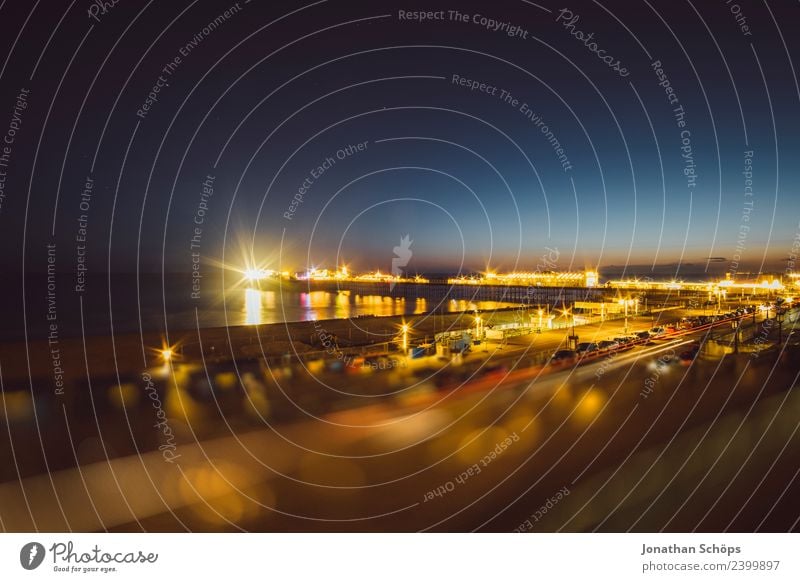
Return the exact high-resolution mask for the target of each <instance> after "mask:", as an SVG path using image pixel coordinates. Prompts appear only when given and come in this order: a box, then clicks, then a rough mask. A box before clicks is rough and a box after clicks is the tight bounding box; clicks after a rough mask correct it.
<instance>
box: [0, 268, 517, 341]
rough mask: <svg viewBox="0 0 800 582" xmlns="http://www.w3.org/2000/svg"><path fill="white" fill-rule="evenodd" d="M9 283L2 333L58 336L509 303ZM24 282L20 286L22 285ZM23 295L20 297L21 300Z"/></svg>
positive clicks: (167, 281)
mask: <svg viewBox="0 0 800 582" xmlns="http://www.w3.org/2000/svg"><path fill="white" fill-rule="evenodd" d="M22 283H23V282H22V281H20V284H19V285H18V286H14V287H10V288H9V287H8V286H6V290H5V291H4V293H3V301H2V307H1V308H0V321H2V326H0V340H20V339H24V338H25V337H26V335H25V330H27V337H28V339H34V338H43V337H47V335H48V332H49V331H50V326H51V325H53V324H55V325H57V327H58V334H59V337H61V338H64V337H74V336H79V335H81V331H82V330H83V331H84V332H85V333H86V334H88V335H110V334H111V333H114V334H119V333H130V332H138V331H139V329H140V326H141V329H142V330H143V331H144V332H164V331H165V330H167V329H169V330H187V329H195V328H196V327H197V326H199V327H201V328H208V327H221V326H226V325H252V324H267V323H280V322H291V321H311V320H323V319H333V318H342V319H345V318H350V317H357V316H360V315H374V316H389V315H411V314H416V313H425V312H429V311H433V310H436V311H444V312H453V311H466V310H474V309H480V310H485V309H494V308H499V307H509V306H512V305H514V304H512V303H508V302H501V301H471V300H470V299H469V298H463V299H462V298H459V299H455V300H451V299H449V298H447V299H446V298H445V296H444V295H445V294H444V293H441V294H439V295H438V296H436V294H435V293H434V294H433V296H430V295H429V296H428V297H424V298H423V297H414V296H411V295H409V296H405V297H403V296H401V294H399V293H397V292H395V293H393V294H391V295H390V294H388V293H383V294H370V293H368V292H367V293H365V292H360V293H359V292H356V291H340V292H337V291H336V290H335V289H334V290H331V291H319V290H309V289H306V288H304V287H303V286H302V285H301V284H299V283H295V284H290V285H288V286H286V285H284V286H281V285H278V284H276V283H267V284H262V285H261V288H260V289H252V288H251V289H248V288H247V286H245V285H237V284H236V283H237V282H236V281H233V280H231V281H226V282H225V284H223V281H222V280H221V279H203V280H202V281H201V283H200V293H199V297H198V296H197V295H195V296H193V295H192V293H193V287H192V280H191V278H190V277H188V276H185V275H170V276H167V277H165V278H163V279H162V277H161V276H160V275H149V274H148V275H142V276H140V277H138V278H137V277H136V276H135V275H129V274H124V275H112V276H111V277H110V279H109V277H108V276H107V275H102V276H90V277H88V279H87V281H86V285H85V288H84V291H83V292H80V293H78V292H76V290H75V279H74V277H73V276H72V275H71V274H64V275H58V276H57V277H56V279H55V285H52V281H50V282H48V280H47V277H46V276H43V275H29V276H27V277H26V278H25V281H24V285H23V284H22ZM23 287H24V290H23ZM23 298H24V301H23Z"/></svg>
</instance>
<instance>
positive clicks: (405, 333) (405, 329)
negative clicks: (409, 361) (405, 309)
mask: <svg viewBox="0 0 800 582" xmlns="http://www.w3.org/2000/svg"><path fill="white" fill-rule="evenodd" d="M400 329H401V330H402V332H403V353H406V352H408V324H407V323H404V324H403V326H402V327H401V328H400Z"/></svg>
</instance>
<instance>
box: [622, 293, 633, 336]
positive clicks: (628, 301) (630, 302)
mask: <svg viewBox="0 0 800 582" xmlns="http://www.w3.org/2000/svg"><path fill="white" fill-rule="evenodd" d="M619 304H620V305H623V306H625V330H624V332H623V333H628V306H629V305H633V299H620V300H619Z"/></svg>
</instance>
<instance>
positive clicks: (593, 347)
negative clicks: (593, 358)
mask: <svg viewBox="0 0 800 582" xmlns="http://www.w3.org/2000/svg"><path fill="white" fill-rule="evenodd" d="M598 349H599V348H598V346H597V344H596V343H594V342H581V343H579V344H578V347H577V350H576V351H577V352H578V353H579V354H581V355H585V354H588V353H590V352H596V351H597V350H598Z"/></svg>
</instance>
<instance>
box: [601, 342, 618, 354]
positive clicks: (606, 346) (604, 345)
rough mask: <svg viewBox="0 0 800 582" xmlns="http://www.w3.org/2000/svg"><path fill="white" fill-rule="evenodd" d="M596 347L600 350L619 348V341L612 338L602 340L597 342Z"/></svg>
mask: <svg viewBox="0 0 800 582" xmlns="http://www.w3.org/2000/svg"><path fill="white" fill-rule="evenodd" d="M597 347H598V349H599V350H600V351H602V352H607V351H611V350H616V349H617V348H619V343H617V342H615V341H614V340H603V341H601V342H600V343H599V344H597Z"/></svg>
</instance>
